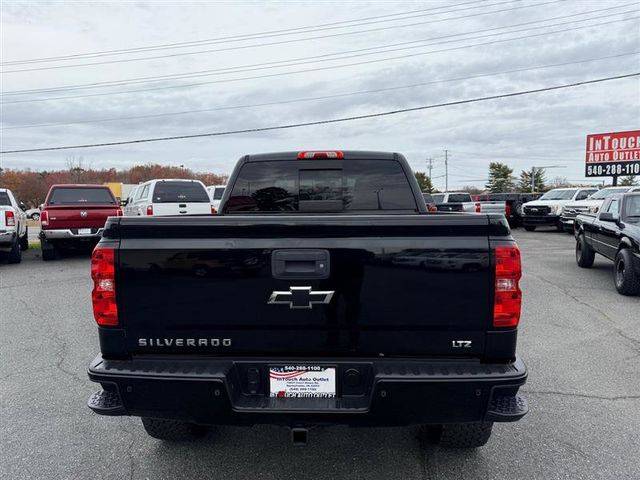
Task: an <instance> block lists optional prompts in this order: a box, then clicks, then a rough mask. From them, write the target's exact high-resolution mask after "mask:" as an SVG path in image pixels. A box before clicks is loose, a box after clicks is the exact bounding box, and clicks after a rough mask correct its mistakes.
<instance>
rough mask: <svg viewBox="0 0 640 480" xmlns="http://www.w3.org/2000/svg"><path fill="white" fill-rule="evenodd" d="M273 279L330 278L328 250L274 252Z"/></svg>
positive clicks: (272, 262) (272, 257)
mask: <svg viewBox="0 0 640 480" xmlns="http://www.w3.org/2000/svg"><path fill="white" fill-rule="evenodd" d="M271 273H272V275H273V278H282V279H311V278H329V273H330V264H329V251H328V250H310V249H309V250H307V249H304V250H274V251H273V253H272V254H271Z"/></svg>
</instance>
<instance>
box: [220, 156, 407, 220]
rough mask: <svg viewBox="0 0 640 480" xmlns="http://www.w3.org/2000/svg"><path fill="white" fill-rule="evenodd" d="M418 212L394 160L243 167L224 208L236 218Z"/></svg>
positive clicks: (262, 162) (291, 163)
mask: <svg viewBox="0 0 640 480" xmlns="http://www.w3.org/2000/svg"><path fill="white" fill-rule="evenodd" d="M384 210H387V211H388V210H409V211H417V205H416V201H415V198H414V196H413V191H412V190H411V186H410V184H409V181H408V179H407V177H406V175H405V173H404V170H403V169H402V166H401V165H400V163H398V162H397V161H395V160H345V161H337V160H326V161H318V160H309V161H305V160H295V161H284V160H281V161H260V162H248V163H245V164H244V165H243V166H242V168H241V170H240V172H239V174H238V176H237V178H236V181H235V184H234V185H233V189H232V191H231V195H229V199H228V200H227V203H226V205H225V213H234V212H272V213H278V212H282V213H286V212H343V211H344V212H348V211H384Z"/></svg>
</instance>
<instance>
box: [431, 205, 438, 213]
mask: <svg viewBox="0 0 640 480" xmlns="http://www.w3.org/2000/svg"><path fill="white" fill-rule="evenodd" d="M429 211H430V212H437V211H438V207H436V206H435V205H431V206H430V207H429Z"/></svg>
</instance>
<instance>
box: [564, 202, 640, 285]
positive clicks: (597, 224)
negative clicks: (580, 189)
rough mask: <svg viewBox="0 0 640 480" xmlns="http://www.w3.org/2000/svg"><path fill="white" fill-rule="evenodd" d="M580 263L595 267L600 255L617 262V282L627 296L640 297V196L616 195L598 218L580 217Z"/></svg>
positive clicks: (578, 251) (578, 233) (577, 226)
mask: <svg viewBox="0 0 640 480" xmlns="http://www.w3.org/2000/svg"><path fill="white" fill-rule="evenodd" d="M574 228H575V235H576V262H577V264H578V266H580V267H582V268H591V266H593V262H594V260H595V256H596V253H599V254H600V255H602V256H603V257H605V258H608V259H610V260H613V262H614V283H615V285H616V290H618V292H619V293H621V294H623V295H638V294H640V193H626V194H624V195H612V196H611V197H609V198H607V199H606V200H605V201H604V203H603V204H602V207H601V208H600V210H599V212H598V215H597V216H595V215H585V214H582V215H578V216H577V217H576V221H575V224H574Z"/></svg>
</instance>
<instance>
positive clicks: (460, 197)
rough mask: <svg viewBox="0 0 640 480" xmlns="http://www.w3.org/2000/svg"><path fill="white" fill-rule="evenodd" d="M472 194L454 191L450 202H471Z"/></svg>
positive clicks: (450, 196)
mask: <svg viewBox="0 0 640 480" xmlns="http://www.w3.org/2000/svg"><path fill="white" fill-rule="evenodd" d="M470 201H471V195H469V194H468V193H452V194H450V195H449V203H456V202H470Z"/></svg>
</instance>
